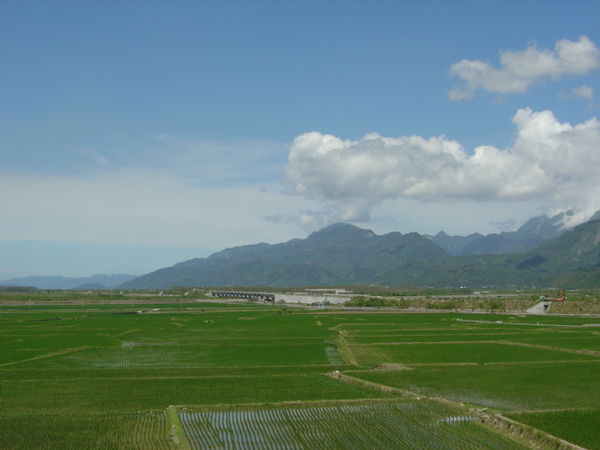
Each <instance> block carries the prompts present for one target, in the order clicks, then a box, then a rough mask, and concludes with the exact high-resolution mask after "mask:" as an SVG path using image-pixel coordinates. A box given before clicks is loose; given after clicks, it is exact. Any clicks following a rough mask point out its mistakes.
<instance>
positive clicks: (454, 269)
mask: <svg viewBox="0 0 600 450" xmlns="http://www.w3.org/2000/svg"><path fill="white" fill-rule="evenodd" d="M596 218H597V217H596V216H595V217H594V219H596ZM554 220H558V219H554ZM557 224H558V222H557V221H553V219H548V221H544V220H543V219H539V220H533V221H529V222H528V223H527V224H526V225H524V227H521V229H519V230H518V231H516V232H513V233H512V234H511V233H504V234H500V235H498V236H499V237H498V238H489V237H488V239H487V242H493V241H494V240H502V241H505V242H509V241H510V242H513V243H514V245H517V244H518V245H521V248H523V247H524V246H529V249H528V250H527V251H524V252H523V251H521V252H520V253H508V254H489V253H493V252H491V251H489V253H488V254H464V252H466V251H468V250H466V249H468V248H469V247H470V248H476V247H477V246H474V245H472V244H473V243H476V242H477V241H478V240H481V237H479V236H476V237H474V238H473V237H471V238H469V237H465V238H464V239H465V240H464V241H463V242H459V241H458V240H457V239H455V240H454V241H453V242H451V240H448V239H447V242H450V244H452V245H454V249H455V250H453V252H454V253H455V254H451V252H450V251H448V250H447V249H446V250H445V249H444V248H442V246H441V245H439V244H437V243H436V240H438V241H439V240H442V238H444V237H446V238H448V237H449V236H447V235H446V236H444V235H442V236H440V234H438V235H437V236H436V237H429V238H428V237H425V236H423V235H420V234H418V233H408V234H401V233H398V232H392V233H387V234H384V235H377V234H375V233H373V232H372V231H370V230H365V229H361V228H359V227H356V226H353V225H349V224H345V223H338V224H334V225H330V226H327V227H325V228H323V229H321V230H320V231H317V232H314V233H312V234H311V235H310V236H308V237H307V238H306V239H292V240H291V241H288V242H284V243H280V244H274V245H269V244H265V243H261V244H255V245H247V246H241V247H234V248H229V249H226V250H223V251H220V252H217V253H214V254H212V255H211V256H209V257H208V258H196V259H192V260H189V261H185V262H182V263H179V264H176V265H174V266H171V267H167V268H163V269H160V270H157V271H155V272H152V273H149V274H147V275H144V276H141V277H138V278H136V279H133V280H131V281H128V282H125V283H124V284H122V285H121V287H122V288H126V289H166V288H169V287H173V286H303V285H340V284H343V285H352V284H379V285H382V284H386V285H412V286H416V285H420V286H432V287H458V286H468V287H534V286H554V285H561V286H564V287H569V288H571V287H600V246H599V245H598V243H599V242H600V221H599V220H592V221H590V222H587V223H585V224H582V225H579V226H577V227H575V228H573V229H570V230H567V231H564V230H562V229H560V228H559V227H558V225H557ZM536 235H537V236H538V237H537V239H538V240H541V242H544V243H542V244H541V245H538V246H535V247H533V248H531V247H532V246H533V244H532V242H535V236H536ZM480 236H481V235H480ZM544 236H545V237H544ZM552 236H554V237H555V238H554V239H552V240H549V239H550V238H551V237H552ZM556 236H558V237H556ZM436 238H437V239H436ZM450 238H451V237H450ZM467 238H469V239H467ZM467 240H469V243H466V244H465V242H467ZM482 242H483V241H482ZM450 244H448V243H447V244H446V247H448V246H449V245H450ZM459 244H460V245H459ZM511 245H512V244H511ZM481 247H483V246H482V245H479V248H481ZM492 247H493V246H492ZM493 248H495V251H498V248H499V246H495V247H493ZM480 251H481V250H480ZM461 253H462V254H461Z"/></svg>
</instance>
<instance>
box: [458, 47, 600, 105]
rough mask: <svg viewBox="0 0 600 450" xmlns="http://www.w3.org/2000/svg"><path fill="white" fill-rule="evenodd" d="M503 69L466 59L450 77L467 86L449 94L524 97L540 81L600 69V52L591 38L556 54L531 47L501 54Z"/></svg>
mask: <svg viewBox="0 0 600 450" xmlns="http://www.w3.org/2000/svg"><path fill="white" fill-rule="evenodd" d="M500 66H501V67H500V68H498V69H497V68H494V67H493V66H492V65H491V64H490V63H488V62H484V61H478V60H468V59H463V60H461V61H459V62H457V63H455V64H453V65H452V67H450V74H451V75H453V76H456V77H458V78H460V79H462V80H463V81H464V82H465V85H464V86H463V87H455V88H454V89H452V90H451V91H450V93H449V97H450V99H452V100H464V99H467V98H470V97H472V96H473V94H474V93H475V91H477V90H478V89H483V90H485V91H488V92H496V93H501V94H520V93H523V92H525V91H526V90H527V89H528V88H529V86H530V85H531V84H532V83H533V82H535V81H536V80H538V79H541V78H551V79H557V78H560V77H562V76H565V75H585V74H587V73H588V72H590V71H592V70H594V69H597V68H599V67H600V51H599V50H598V48H597V47H596V46H595V44H594V43H593V42H592V41H590V40H589V39H588V38H587V37H585V36H582V37H580V38H579V40H578V41H569V40H567V39H562V40H560V41H557V42H556V44H555V46H554V51H551V50H545V49H538V48H536V47H535V46H529V47H527V48H526V49H525V50H507V51H503V52H500Z"/></svg>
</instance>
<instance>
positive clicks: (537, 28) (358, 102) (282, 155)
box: [0, 0, 600, 280]
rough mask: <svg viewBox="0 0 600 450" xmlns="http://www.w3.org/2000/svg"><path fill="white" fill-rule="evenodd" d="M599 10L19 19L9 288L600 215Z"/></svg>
mask: <svg viewBox="0 0 600 450" xmlns="http://www.w3.org/2000/svg"><path fill="white" fill-rule="evenodd" d="M599 19H600V4H598V2H596V1H572V2H567V1H556V0H546V1H533V0H526V1H521V2H510V1H509V2H507V1H501V2H500V1H498V2H493V1H490V2H480V1H460V0H458V1H455V2H446V1H420V2H397V1H383V0H382V1H377V2H369V1H352V0H345V1H337V0H331V1H327V2H323V1H319V2H317V1H301V2H300V1H297V2H294V1H286V2H281V1H227V0H224V1H218V2H217V1H215V2H211V1H202V2H197V1H183V0H176V1H171V2H167V1H152V0H146V1H135V0H127V1H111V0H106V1H103V2H92V1H85V0H84V1H81V0H79V1H62V0H56V1H52V2H40V1H29V0H18V1H13V0H4V1H2V2H0V280H5V279H10V278H13V277H19V276H27V275H64V276H88V275H92V274H95V273H132V274H143V273H147V272H150V271H153V270H156V269H158V268H161V267H165V266H169V265H172V264H174V263H176V262H180V261H183V260H187V259H190V258H193V257H205V256H207V255H209V254H210V253H212V252H214V251H218V250H220V249H223V248H226V247H231V246H236V245H244V244H251V243H257V242H268V243H277V242H283V241H287V240H289V239H292V238H304V237H306V236H307V235H308V234H309V233H310V232H312V231H315V230H317V229H319V228H321V227H322V226H325V225H327V224H330V223H334V222H339V221H345V222H349V223H353V224H355V225H357V226H360V227H363V228H369V229H372V230H373V231H375V232H376V233H378V234H381V233H387V232H391V231H399V232H401V233H407V232H413V231H417V232H420V233H428V234H435V233H437V232H439V231H442V230H444V231H446V232H447V233H449V234H454V235H465V234H469V233H473V232H480V233H486V234H487V233H495V232H500V231H511V230H514V229H516V228H518V226H520V225H521V224H523V223H524V222H525V221H526V220H527V219H529V218H531V217H534V216H539V215H542V214H554V213H557V212H560V211H564V210H567V209H572V210H573V211H574V212H575V214H574V215H572V216H569V220H570V223H566V224H565V226H571V225H574V224H576V223H578V222H582V221H585V220H586V219H587V218H589V217H590V216H591V215H592V214H593V213H594V212H595V211H596V210H598V209H600V170H599V169H598V167H600V122H599V121H598V120H597V119H596V117H597V116H598V114H599V111H600V108H599V105H600V101H599V99H598V98H599V96H600V82H599V80H600V79H599V75H600V28H599V27H598V21H599Z"/></svg>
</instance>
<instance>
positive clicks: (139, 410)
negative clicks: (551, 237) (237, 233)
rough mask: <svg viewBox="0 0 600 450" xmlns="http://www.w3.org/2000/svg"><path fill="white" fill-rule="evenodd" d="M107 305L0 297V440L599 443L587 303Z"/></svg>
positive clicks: (3, 444) (81, 443) (23, 443)
mask: <svg viewBox="0 0 600 450" xmlns="http://www.w3.org/2000/svg"><path fill="white" fill-rule="evenodd" d="M125 303H126V302H124V303H122V304H112V305H106V304H104V305H94V304H93V303H91V304H90V303H88V304H86V305H85V307H84V305H23V306H0V349H1V350H0V448H3V449H37V448H49V449H69V448H73V449H75V448H124V449H125V448H127V449H128V448H140V449H146V448H156V449H163V448H164V449H168V448H186V449H187V448H198V449H204V448H228V449H238V448H240V449H242V448H277V449H296V448H298V449H300V448H473V449H476V448H477V449H479V448H498V449H504V448H530V447H534V446H535V445H538V447H539V445H540V444H539V442H536V441H535V439H536V437H537V436H541V435H544V436H546V435H548V434H549V435H552V436H556V437H558V438H561V439H563V440H566V441H569V442H572V443H574V444H577V445H580V446H583V447H586V448H595V449H598V448H600V438H599V437H598V432H597V430H598V429H600V319H599V318H590V317H587V318H582V317H558V316H542V317H540V316H535V317H533V316H517V315H489V314H460V313H423V314H416V313H397V312H383V311H382V312H378V311H368V312H366V311H356V310H346V309H343V308H342V309H339V310H327V309H306V308H302V309H294V308H284V309H282V308H281V307H273V306H269V305H265V306H261V305H256V304H252V303H247V304H244V303H221V304H220V303H204V302H202V301H196V302H189V303H183V302H182V303H180V304H164V305H156V304H153V305H151V307H150V306H149V307H147V308H144V307H143V305H142V306H140V305H139V304H136V305H130V304H125ZM142 309H143V310H144V312H140V313H138V311H141V310H142ZM496 415H500V416H506V417H508V418H510V419H512V420H514V421H516V422H518V423H520V424H524V427H525V429H528V430H533V431H534V432H533V433H529V434H527V433H521V432H519V433H515V432H514V431H512V432H511V431H507V430H506V429H504V428H503V427H500V426H495V425H494V420H487V418H489V417H496Z"/></svg>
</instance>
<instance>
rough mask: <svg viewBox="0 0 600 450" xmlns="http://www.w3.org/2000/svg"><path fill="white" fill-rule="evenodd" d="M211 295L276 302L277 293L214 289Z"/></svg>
mask: <svg viewBox="0 0 600 450" xmlns="http://www.w3.org/2000/svg"><path fill="white" fill-rule="evenodd" d="M210 295H212V296H213V297H220V298H242V299H245V300H250V301H253V300H254V301H256V300H263V301H265V302H271V303H275V294H270V293H268V292H242V291H213V292H211V293H210Z"/></svg>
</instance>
